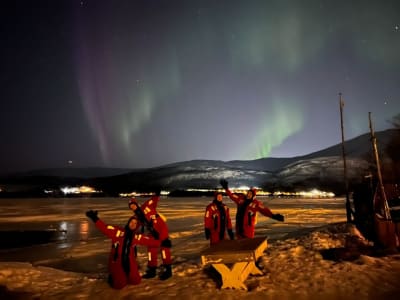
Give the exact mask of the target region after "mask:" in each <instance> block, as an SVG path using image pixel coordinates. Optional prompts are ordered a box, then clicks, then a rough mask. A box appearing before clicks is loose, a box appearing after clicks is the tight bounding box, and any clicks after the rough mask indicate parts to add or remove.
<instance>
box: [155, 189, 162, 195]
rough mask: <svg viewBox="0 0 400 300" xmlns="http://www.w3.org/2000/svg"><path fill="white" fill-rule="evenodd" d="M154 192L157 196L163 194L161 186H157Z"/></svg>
mask: <svg viewBox="0 0 400 300" xmlns="http://www.w3.org/2000/svg"><path fill="white" fill-rule="evenodd" d="M154 194H155V195H156V196H160V195H161V189H160V188H157V189H156V191H155V193H154Z"/></svg>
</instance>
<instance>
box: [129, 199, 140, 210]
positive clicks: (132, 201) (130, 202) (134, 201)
mask: <svg viewBox="0 0 400 300" xmlns="http://www.w3.org/2000/svg"><path fill="white" fill-rule="evenodd" d="M131 204H135V205H136V206H137V207H139V204H138V203H137V201H136V198H135V197H132V198H130V199H129V204H128V207H129V208H131Z"/></svg>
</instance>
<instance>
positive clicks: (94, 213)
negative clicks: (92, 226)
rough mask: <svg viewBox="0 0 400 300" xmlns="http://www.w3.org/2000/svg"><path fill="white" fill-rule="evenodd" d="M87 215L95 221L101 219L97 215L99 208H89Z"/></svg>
mask: <svg viewBox="0 0 400 300" xmlns="http://www.w3.org/2000/svg"><path fill="white" fill-rule="evenodd" d="M86 216H87V217H88V218H89V219H91V220H92V221H93V222H94V223H96V221H97V220H98V219H99V217H98V216H97V210H96V211H95V210H88V211H87V212H86Z"/></svg>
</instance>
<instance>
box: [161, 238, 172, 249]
mask: <svg viewBox="0 0 400 300" xmlns="http://www.w3.org/2000/svg"><path fill="white" fill-rule="evenodd" d="M161 247H164V248H171V247H172V243H171V240H170V239H165V240H163V241H162V242H161Z"/></svg>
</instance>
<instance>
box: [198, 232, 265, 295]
mask: <svg viewBox="0 0 400 300" xmlns="http://www.w3.org/2000/svg"><path fill="white" fill-rule="evenodd" d="M266 248H267V239H266V238H265V237H259V238H253V239H241V240H233V241H231V240H224V241H221V242H220V243H218V244H217V245H213V246H211V247H210V248H207V249H205V250H203V251H202V252H201V253H200V254H201V262H202V264H203V266H208V265H211V266H213V267H214V269H215V270H216V271H217V272H218V273H219V274H220V275H221V278H222V286H221V288H223V289H225V288H234V289H241V288H242V289H244V290H247V286H246V285H245V284H244V282H245V280H246V279H247V277H248V276H249V275H250V274H251V275H263V273H262V272H261V271H260V269H258V268H257V266H256V262H257V260H258V259H259V258H260V257H261V256H262V255H263V253H264V251H265V249H266Z"/></svg>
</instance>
